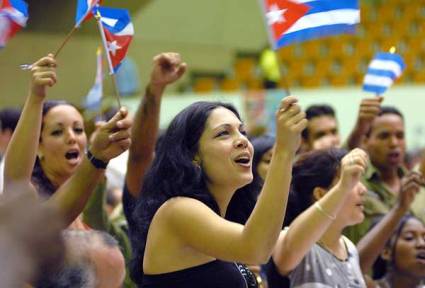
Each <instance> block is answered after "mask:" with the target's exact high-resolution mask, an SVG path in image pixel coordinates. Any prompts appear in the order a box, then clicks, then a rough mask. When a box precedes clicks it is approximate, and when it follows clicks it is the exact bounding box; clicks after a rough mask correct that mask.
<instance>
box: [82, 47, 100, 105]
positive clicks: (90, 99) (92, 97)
mask: <svg viewBox="0 0 425 288" xmlns="http://www.w3.org/2000/svg"><path fill="white" fill-rule="evenodd" d="M96 56H97V57H96V63H97V66H96V79H95V81H94V85H93V87H92V88H91V89H90V91H89V93H88V94H87V96H86V98H85V101H84V108H85V109H87V110H89V111H98V110H100V105H101V102H102V96H103V65H102V48H100V47H98V48H97V51H96Z"/></svg>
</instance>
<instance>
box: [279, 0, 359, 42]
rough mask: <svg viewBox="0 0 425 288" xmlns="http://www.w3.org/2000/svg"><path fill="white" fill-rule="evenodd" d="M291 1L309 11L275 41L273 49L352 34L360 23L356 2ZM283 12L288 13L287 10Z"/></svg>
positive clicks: (351, 0)
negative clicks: (294, 43)
mask: <svg viewBox="0 0 425 288" xmlns="http://www.w3.org/2000/svg"><path fill="white" fill-rule="evenodd" d="M292 1H293V2H296V3H298V4H300V5H305V6H307V7H308V8H309V9H308V11H307V12H306V13H305V14H304V15H303V16H302V17H300V18H299V19H298V20H297V21H296V22H295V23H294V24H293V25H292V26H290V27H289V28H288V29H287V30H286V31H284V32H283V34H282V35H281V37H280V38H279V39H276V44H275V45H274V46H275V48H279V47H282V46H285V45H288V44H291V43H293V42H302V41H306V40H310V39H315V38H320V37H325V36H331V35H337V34H341V33H354V32H355V29H356V25H357V24H358V23H359V22H360V9H359V3H358V0H292ZM282 11H284V10H282ZM284 12H285V13H290V11H289V9H288V10H286V11H284ZM284 12H282V13H284ZM283 16H285V15H283Z"/></svg>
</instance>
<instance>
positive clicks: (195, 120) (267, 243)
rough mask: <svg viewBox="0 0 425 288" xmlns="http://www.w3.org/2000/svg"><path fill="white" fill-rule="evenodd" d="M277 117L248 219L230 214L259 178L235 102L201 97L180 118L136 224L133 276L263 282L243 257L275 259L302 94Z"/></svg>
mask: <svg viewBox="0 0 425 288" xmlns="http://www.w3.org/2000/svg"><path fill="white" fill-rule="evenodd" d="M276 122H277V136H276V147H275V150H274V155H273V158H272V160H271V164H270V171H269V173H268V176H267V178H266V181H265V183H264V185H263V189H262V192H261V193H260V195H259V197H258V200H257V203H256V206H255V208H254V210H253V212H252V214H251V216H250V217H249V219H248V221H246V224H245V225H241V224H237V223H234V222H230V221H227V220H225V219H224V216H225V215H226V210H227V206H228V204H229V202H230V200H231V198H232V196H233V194H235V191H236V190H238V189H243V187H245V186H246V185H248V184H249V183H250V182H251V181H252V178H253V177H252V170H251V163H252V154H253V151H252V145H251V143H250V142H249V141H248V139H247V138H246V136H245V129H244V126H243V124H242V122H241V120H240V118H239V115H238V113H237V112H236V110H235V108H234V107H233V106H231V105H228V104H223V103H219V102H196V103H194V104H192V105H190V106H189V107H187V108H185V109H184V110H183V111H181V112H180V113H179V114H178V115H177V116H176V117H175V118H174V120H173V121H172V122H171V124H170V125H169V127H168V129H167V131H166V132H165V134H164V135H163V137H162V139H161V144H160V145H159V146H158V149H157V151H156V155H155V158H154V160H153V163H152V166H151V169H150V170H149V171H148V173H147V175H146V176H145V178H144V184H143V189H142V193H141V195H140V201H138V205H137V206H136V208H135V210H134V218H135V219H134V221H135V223H137V226H135V227H133V226H131V223H129V224H130V235H131V240H132V245H133V253H134V261H133V263H132V264H133V265H132V276H133V279H134V280H136V282H137V283H138V285H140V287H157V288H160V287H175V288H178V287H206V288H208V287H235V288H236V287H256V285H257V284H256V283H255V278H253V279H252V278H251V277H249V278H244V275H247V274H248V275H249V273H247V270H246V269H244V268H242V266H241V265H237V264H236V263H235V262H240V263H247V264H257V265H258V264H260V263H262V262H265V261H267V259H268V258H269V256H270V253H271V251H272V248H273V246H274V244H275V241H276V239H277V236H278V234H279V232H280V229H281V227H282V223H283V217H284V213H285V206H286V200H287V195H288V194H287V193H288V191H289V184H290V176H291V168H292V161H293V159H294V157H295V153H296V150H297V149H298V146H299V144H300V137H301V136H300V134H301V131H302V129H304V128H305V125H306V120H305V114H304V113H303V112H302V111H301V108H300V106H299V105H298V104H297V100H296V99H295V98H294V97H286V98H285V99H283V100H282V102H281V106H280V109H279V110H278V112H277V114H276ZM247 192H248V191H247ZM232 262H233V263H232Z"/></svg>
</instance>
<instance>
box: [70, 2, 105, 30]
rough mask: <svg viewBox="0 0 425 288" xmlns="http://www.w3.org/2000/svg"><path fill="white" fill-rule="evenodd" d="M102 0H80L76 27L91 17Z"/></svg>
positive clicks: (76, 15)
mask: <svg viewBox="0 0 425 288" xmlns="http://www.w3.org/2000/svg"><path fill="white" fill-rule="evenodd" d="M100 2H102V1H100V0H78V1H77V12H76V14H75V27H80V25H81V23H83V22H84V21H86V20H88V19H90V18H91V16H92V13H90V12H91V11H92V10H93V8H94V7H95V6H96V5H98V4H99V3H100Z"/></svg>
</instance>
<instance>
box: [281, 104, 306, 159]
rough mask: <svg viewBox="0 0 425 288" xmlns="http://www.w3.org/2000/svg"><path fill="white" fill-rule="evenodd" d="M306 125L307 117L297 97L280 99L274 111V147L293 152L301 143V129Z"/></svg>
mask: <svg viewBox="0 0 425 288" xmlns="http://www.w3.org/2000/svg"><path fill="white" fill-rule="evenodd" d="M306 127H307V119H306V118H305V113H304V111H302V110H301V107H300V105H299V104H298V99H297V98H295V97H293V96H287V97H285V98H284V99H282V101H281V103H280V108H279V110H278V111H277V112H276V149H284V150H287V151H290V152H292V153H294V154H295V153H296V151H297V150H298V148H299V146H300V143H301V131H303V130H304V129H305V128H306Z"/></svg>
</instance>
